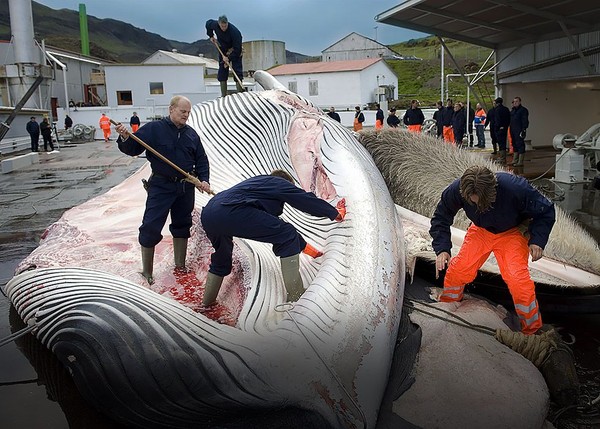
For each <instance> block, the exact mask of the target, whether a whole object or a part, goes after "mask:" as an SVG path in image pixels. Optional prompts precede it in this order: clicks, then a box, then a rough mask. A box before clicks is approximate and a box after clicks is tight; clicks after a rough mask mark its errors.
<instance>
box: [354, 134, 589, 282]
mask: <svg viewBox="0 0 600 429" xmlns="http://www.w3.org/2000/svg"><path fill="white" fill-rule="evenodd" d="M359 140H360V142H361V143H362V144H363V145H364V146H365V148H366V149H367V150H368V151H369V153H370V154H371V155H372V157H373V159H374V161H375V163H376V164H377V167H378V168H379V169H380V171H381V173H382V175H383V177H384V179H385V181H386V183H387V185H388V188H389V190H390V193H391V195H392V198H393V199H394V202H395V203H396V204H397V205H398V211H399V213H400V214H401V216H402V219H403V223H404V225H405V232H406V233H407V236H406V240H405V242H406V244H407V252H406V254H407V267H409V269H412V267H414V263H415V260H416V259H417V258H423V259H425V260H434V259H435V254H434V252H433V249H432V247H431V236H430V235H429V232H428V230H429V220H430V217H431V216H432V215H433V212H434V210H435V207H436V205H437V203H438V201H439V198H440V196H441V194H442V191H443V190H444V188H445V187H446V186H447V185H448V184H450V183H451V182H452V181H453V180H455V179H457V178H459V177H460V176H461V175H462V173H463V172H464V170H465V169H466V168H468V167H470V166H472V165H476V164H479V165H485V166H486V167H488V168H490V169H491V170H492V171H506V169H505V168H503V167H501V166H500V165H498V164H496V163H494V162H492V161H490V160H489V159H486V158H484V157H483V156H482V155H481V154H479V153H475V152H472V151H467V150H462V149H457V148H456V147H455V146H454V145H449V144H447V143H445V142H443V141H442V140H440V139H436V138H434V137H431V136H429V135H425V134H415V133H410V132H408V131H405V130H399V129H385V130H383V131H381V132H373V131H368V130H367V131H361V133H360V136H359ZM469 222H470V221H469V220H468V219H467V217H466V216H465V215H464V212H463V211H460V212H459V213H458V215H457V216H456V219H455V222H454V225H453V229H452V234H453V238H452V242H453V254H456V253H457V252H458V249H459V248H460V245H461V244H462V238H463V237H464V232H465V230H466V229H467V227H468V225H469ZM432 270H433V269H432ZM482 270H484V271H487V272H490V273H496V274H497V273H499V269H498V265H497V263H496V260H495V258H494V256H493V255H490V258H489V259H488V261H487V262H486V263H485V264H484V266H483V267H482ZM530 271H531V275H532V278H533V280H534V281H535V282H536V283H537V284H538V285H540V284H541V285H547V286H548V287H552V288H555V289H557V290H559V289H561V288H566V289H569V288H570V289H571V290H577V289H579V290H580V291H585V292H583V293H586V294H589V293H592V292H593V291H596V292H595V293H600V248H599V247H598V243H597V242H596V240H595V239H594V238H593V237H592V236H591V235H590V234H589V233H587V232H586V231H585V230H583V228H582V227H581V226H579V225H578V224H577V223H576V222H575V221H574V220H573V219H572V218H571V217H570V216H569V215H568V214H567V213H565V212H564V211H563V210H562V209H561V208H560V207H556V223H555V224H554V227H553V229H552V232H551V234H550V239H549V241H548V244H547V246H546V248H545V249H544V257H543V258H542V259H541V260H539V261H536V262H530Z"/></svg>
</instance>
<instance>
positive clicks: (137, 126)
mask: <svg viewBox="0 0 600 429" xmlns="http://www.w3.org/2000/svg"><path fill="white" fill-rule="evenodd" d="M139 129H140V126H139V125H138V124H133V125H132V126H131V132H132V133H135V132H136V131H137V130H139Z"/></svg>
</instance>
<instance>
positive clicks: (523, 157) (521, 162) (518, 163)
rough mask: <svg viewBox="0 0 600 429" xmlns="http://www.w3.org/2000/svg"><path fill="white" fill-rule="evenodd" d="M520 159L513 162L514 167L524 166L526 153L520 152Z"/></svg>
mask: <svg viewBox="0 0 600 429" xmlns="http://www.w3.org/2000/svg"><path fill="white" fill-rule="evenodd" d="M517 156H518V157H519V159H518V160H517V161H516V162H515V163H514V164H513V167H523V161H525V154H524V153H519V154H517Z"/></svg>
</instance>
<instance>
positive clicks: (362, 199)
mask: <svg viewBox="0 0 600 429" xmlns="http://www.w3.org/2000/svg"><path fill="white" fill-rule="evenodd" d="M259 76H260V74H259ZM263 77H264V76H263ZM188 124H190V125H191V126H192V127H193V128H194V129H196V131H197V132H198V134H199V135H200V137H201V140H202V143H203V145H204V147H205V150H206V152H207V155H208V158H209V160H210V162H211V186H212V188H213V189H215V190H216V191H219V190H223V189H226V188H228V187H230V186H232V185H234V184H236V183H238V182H239V181H241V180H244V179H246V178H248V177H251V176H254V175H258V174H268V173H270V172H271V171H272V170H274V169H277V168H283V169H286V170H288V171H289V172H290V173H291V174H292V175H293V176H294V177H295V179H296V180H297V181H298V183H299V184H300V185H301V186H302V187H303V188H304V189H306V190H312V191H313V192H314V193H315V195H317V196H318V197H320V198H323V199H326V200H327V201H330V202H333V203H335V201H337V199H339V198H342V197H343V198H345V199H346V202H347V206H348V214H347V217H346V220H345V221H344V222H341V223H336V222H332V221H330V220H328V219H315V218H313V217H311V216H308V215H306V214H304V213H302V212H299V211H297V210H294V209H292V208H289V207H286V209H285V211H284V214H283V215H282V218H283V219H284V220H286V221H287V222H290V223H292V224H293V225H294V226H295V227H296V228H297V229H298V231H299V232H300V233H301V234H302V235H303V236H304V237H305V238H306V239H307V241H309V242H311V243H312V244H314V245H315V246H316V247H318V248H320V249H323V251H324V256H322V257H320V258H318V259H311V258H309V257H308V256H306V255H302V256H301V274H302V277H303V281H304V284H305V287H306V292H305V293H304V295H303V296H302V297H301V298H300V300H299V301H298V302H296V303H295V305H294V306H293V308H289V309H287V310H286V309H285V307H284V308H283V310H284V311H277V310H278V309H280V310H281V308H279V307H278V306H280V304H282V303H284V302H285V299H286V298H285V289H284V287H283V280H282V277H281V272H280V269H279V260H278V258H276V257H275V256H274V254H273V252H272V251H271V249H270V247H269V246H267V245H265V244H264V243H256V242H252V241H250V240H241V239H238V240H236V241H235V250H234V269H233V272H232V275H231V277H230V278H227V279H226V281H225V282H224V285H223V290H222V291H221V293H220V295H219V302H220V305H222V306H223V311H224V312H225V313H226V314H225V316H224V318H225V319H227V320H233V321H234V322H232V324H235V326H228V325H227V324H221V323H217V322H215V321H213V320H211V319H210V318H208V317H206V316H205V315H204V314H202V313H198V312H196V311H194V310H197V309H198V308H197V304H198V302H200V300H201V295H202V293H203V290H202V285H203V283H204V280H205V277H206V271H207V268H208V263H209V257H210V253H211V247H210V243H209V242H208V240H206V236H205V235H204V232H203V231H202V229H201V226H200V223H199V215H200V212H201V210H202V207H203V205H204V204H205V203H206V201H208V198H209V196H208V195H206V194H200V193H197V194H196V207H195V210H194V213H193V222H194V226H193V227H192V231H191V233H192V237H191V238H190V240H189V245H188V258H187V263H188V268H190V272H191V274H190V273H186V275H188V274H190V275H192V276H194V277H186V278H184V277H181V275H180V274H177V273H174V271H173V249H172V240H171V238H170V234H169V233H168V231H164V232H163V235H164V237H165V238H164V239H163V241H162V242H161V243H160V244H159V245H158V246H157V247H156V257H155V278H156V283H155V284H154V285H153V286H152V287H151V288H149V287H147V285H145V283H144V280H143V278H142V277H141V276H140V275H139V273H138V271H139V253H140V248H139V244H138V243H137V227H138V226H139V222H140V221H141V217H142V213H143V208H144V200H145V195H144V192H143V191H142V190H141V186H140V185H139V184H140V179H141V178H144V177H147V176H148V175H149V169H148V167H147V166H145V167H144V168H143V169H141V170H140V171H139V172H137V173H136V174H134V175H133V176H132V177H130V178H129V179H127V180H126V181H124V182H123V183H122V184H120V185H118V186H116V187H115V188H113V189H111V190H110V191H109V192H107V193H106V194H104V195H102V196H99V197H96V198H94V199H92V200H90V201H88V202H86V203H84V204H82V205H80V206H77V207H75V208H73V209H71V210H69V211H67V212H66V213H65V214H64V215H63V217H62V218H61V219H60V220H59V221H58V222H57V223H56V224H54V225H52V226H51V227H49V228H48V232H47V234H46V236H45V238H44V239H43V240H42V242H41V244H40V246H39V247H38V248H37V249H36V250H35V251H34V252H32V254H31V255H30V256H29V257H28V258H26V259H25V260H24V261H23V262H22V263H21V264H20V266H19V268H18V274H17V275H16V276H15V277H14V278H13V279H12V280H11V281H10V282H9V284H8V286H7V294H8V296H9V298H10V300H11V302H12V303H13V304H14V305H15V308H16V309H17V311H18V312H19V315H20V317H21V318H22V319H23V320H24V321H25V322H26V323H32V324H35V327H36V328H35V335H36V336H37V338H38V339H39V340H40V341H41V342H42V343H43V344H44V345H45V346H46V347H48V348H49V349H50V350H52V351H53V353H55V354H56V355H57V356H58V357H59V359H60V360H61V362H62V363H63V364H64V365H65V366H66V367H67V368H68V370H69V372H70V373H71V374H72V376H73V379H74V381H75V383H76V385H77V387H78V389H79V390H80V391H81V393H82V395H83V396H84V397H85V398H86V400H87V401H88V402H90V403H91V404H92V405H94V406H95V407H96V408H98V409H99V410H101V411H103V412H106V413H109V414H110V415H111V416H112V417H113V418H116V419H118V420H119V421H121V422H123V423H126V424H128V425H132V426H136V427H164V426H167V425H168V426H169V427H182V428H185V427H190V426H199V425H203V424H206V423H207V422H210V421H215V419H219V418H223V416H227V415H229V414H232V413H236V412H238V413H239V412H241V413H243V412H245V411H249V410H260V409H263V410H268V409H278V408H283V407H297V408H301V409H304V410H309V411H312V412H315V413H318V414H319V415H321V416H322V417H323V419H324V420H325V421H327V423H328V424H329V425H331V426H332V427H340V428H341V427H343V428H347V427H350V428H351V427H356V428H358V427H361V428H362V427H367V428H372V427H374V426H375V423H376V420H377V415H378V410H379V407H380V403H381V400H382V397H383V393H384V390H385V386H386V384H387V376H388V373H389V368H390V364H391V358H392V353H393V349H394V343H395V340H396V333H397V330H398V323H399V319H400V314H401V308H402V295H403V287H404V271H405V268H404V259H405V258H404V243H403V233H402V224H401V222H400V219H399V217H398V215H397V212H396V209H395V206H394V203H393V201H392V199H391V197H390V195H389V191H388V189H387V187H386V185H385V182H384V181H383V179H382V177H381V174H380V172H379V170H378V169H377V168H376V166H375V165H374V163H373V160H372V158H371V156H370V155H369V154H368V153H367V151H366V150H365V149H364V148H363V147H362V146H361V145H360V144H359V143H358V142H357V141H356V139H355V138H354V136H353V134H352V133H351V132H349V131H348V130H346V129H345V128H344V127H342V126H341V125H339V124H338V123H337V122H335V121H332V120H330V119H329V118H328V117H325V116H322V115H321V114H320V112H319V110H318V109H317V108H316V107H314V106H313V105H312V104H311V103H310V102H308V101H306V100H304V99H303V98H302V97H299V96H297V95H295V94H293V93H290V92H288V91H285V90H282V89H281V88H280V89H272V90H266V91H261V92H252V93H241V94H234V95H231V96H227V97H224V98H220V99H217V100H215V101H212V102H207V103H202V104H199V105H197V106H194V107H193V109H192V112H191V114H190V118H189V120H188ZM167 224H168V222H167ZM178 275H179V277H178ZM182 279H183V280H182Z"/></svg>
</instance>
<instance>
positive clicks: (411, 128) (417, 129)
mask: <svg viewBox="0 0 600 429" xmlns="http://www.w3.org/2000/svg"><path fill="white" fill-rule="evenodd" d="M407 128H408V131H410V132H413V133H420V132H421V129H422V128H423V127H422V126H421V125H408V126H407Z"/></svg>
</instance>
